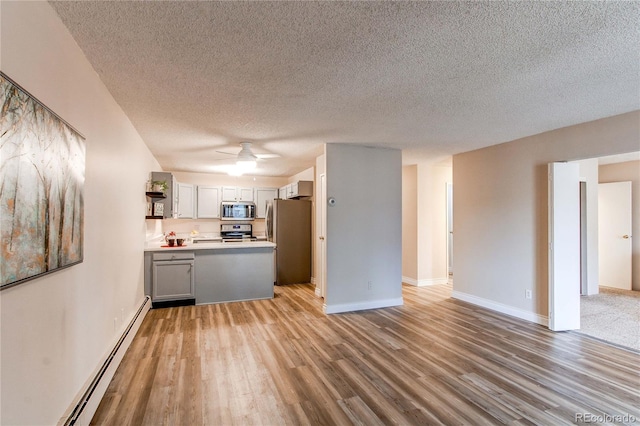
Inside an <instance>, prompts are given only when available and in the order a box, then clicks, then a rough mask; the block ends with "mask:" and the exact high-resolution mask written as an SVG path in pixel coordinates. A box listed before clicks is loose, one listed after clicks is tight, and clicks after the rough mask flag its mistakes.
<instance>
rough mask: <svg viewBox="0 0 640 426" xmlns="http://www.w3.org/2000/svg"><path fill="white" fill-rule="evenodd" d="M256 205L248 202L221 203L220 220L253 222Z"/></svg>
mask: <svg viewBox="0 0 640 426" xmlns="http://www.w3.org/2000/svg"><path fill="white" fill-rule="evenodd" d="M255 218H256V205H255V203H252V202H250V201H223V202H222V204H221V205H220V220H254V219H255Z"/></svg>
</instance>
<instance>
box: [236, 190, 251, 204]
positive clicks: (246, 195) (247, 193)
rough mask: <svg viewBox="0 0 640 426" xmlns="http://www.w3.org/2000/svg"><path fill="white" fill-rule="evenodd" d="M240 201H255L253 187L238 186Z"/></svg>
mask: <svg viewBox="0 0 640 426" xmlns="http://www.w3.org/2000/svg"><path fill="white" fill-rule="evenodd" d="M237 195H238V201H253V188H238V192H237Z"/></svg>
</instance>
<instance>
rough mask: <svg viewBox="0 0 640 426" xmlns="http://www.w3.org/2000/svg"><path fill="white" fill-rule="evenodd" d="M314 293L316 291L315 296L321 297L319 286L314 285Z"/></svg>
mask: <svg viewBox="0 0 640 426" xmlns="http://www.w3.org/2000/svg"><path fill="white" fill-rule="evenodd" d="M315 293H316V296H318V297H322V295H321V294H320V287H318V286H316V290H315Z"/></svg>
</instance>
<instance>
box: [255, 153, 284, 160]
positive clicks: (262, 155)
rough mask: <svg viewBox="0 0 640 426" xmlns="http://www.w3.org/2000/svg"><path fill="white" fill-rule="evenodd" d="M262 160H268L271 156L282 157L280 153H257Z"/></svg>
mask: <svg viewBox="0 0 640 426" xmlns="http://www.w3.org/2000/svg"><path fill="white" fill-rule="evenodd" d="M255 156H256V157H258V158H259V159H261V160H267V159H269V158H280V156H279V155H278V154H255Z"/></svg>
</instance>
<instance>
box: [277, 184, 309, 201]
mask: <svg viewBox="0 0 640 426" xmlns="http://www.w3.org/2000/svg"><path fill="white" fill-rule="evenodd" d="M278 195H279V198H281V199H283V200H287V199H289V198H300V197H312V196H313V181H311V180H299V181H297V182H293V183H290V184H289V185H286V186H283V187H282V188H280V191H279V194H278Z"/></svg>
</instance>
